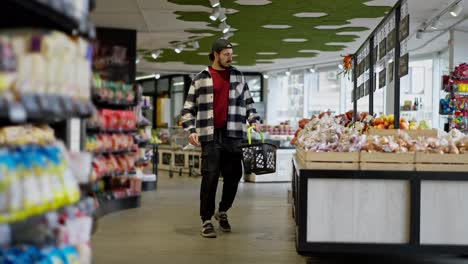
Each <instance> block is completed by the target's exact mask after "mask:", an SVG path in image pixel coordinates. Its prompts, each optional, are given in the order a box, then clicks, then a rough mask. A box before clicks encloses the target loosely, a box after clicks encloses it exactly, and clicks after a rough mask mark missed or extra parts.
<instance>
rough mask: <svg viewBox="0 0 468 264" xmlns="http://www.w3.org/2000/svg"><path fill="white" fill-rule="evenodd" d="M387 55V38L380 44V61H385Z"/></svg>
mask: <svg viewBox="0 0 468 264" xmlns="http://www.w3.org/2000/svg"><path fill="white" fill-rule="evenodd" d="M385 55H387V38H384V39H383V40H382V41H380V43H379V60H381V59H383V58H384V57H385Z"/></svg>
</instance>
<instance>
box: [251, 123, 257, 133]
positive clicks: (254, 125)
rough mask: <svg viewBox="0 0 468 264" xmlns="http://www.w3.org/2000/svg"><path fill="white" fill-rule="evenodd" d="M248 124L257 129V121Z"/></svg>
mask: <svg viewBox="0 0 468 264" xmlns="http://www.w3.org/2000/svg"><path fill="white" fill-rule="evenodd" d="M250 126H251V127H253V128H254V129H255V131H258V130H257V129H258V127H257V126H258V123H257V122H254V123H252V124H250Z"/></svg>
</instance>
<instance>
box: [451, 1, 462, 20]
mask: <svg viewBox="0 0 468 264" xmlns="http://www.w3.org/2000/svg"><path fill="white" fill-rule="evenodd" d="M462 10H463V0H462V1H460V2H458V3H457V4H456V5H454V6H453V7H452V8H451V9H450V15H452V16H454V17H457V16H458V15H459V14H460V13H461V11H462Z"/></svg>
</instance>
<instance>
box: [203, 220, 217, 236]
mask: <svg viewBox="0 0 468 264" xmlns="http://www.w3.org/2000/svg"><path fill="white" fill-rule="evenodd" d="M201 235H202V237H209V238H215V237H216V231H215V229H214V227H213V224H212V223H211V221H210V220H207V221H205V222H203V225H202V229H201Z"/></svg>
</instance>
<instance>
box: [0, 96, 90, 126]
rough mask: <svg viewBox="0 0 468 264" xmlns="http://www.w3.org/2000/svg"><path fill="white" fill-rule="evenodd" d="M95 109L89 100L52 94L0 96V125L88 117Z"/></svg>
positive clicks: (40, 122) (41, 122)
mask: <svg viewBox="0 0 468 264" xmlns="http://www.w3.org/2000/svg"><path fill="white" fill-rule="evenodd" d="M95 111H96V108H95V107H94V105H93V104H92V103H91V102H90V101H79V100H73V99H72V98H70V97H64V96H52V95H38V94H34V95H24V96H22V97H21V101H19V102H17V101H14V102H12V101H7V100H6V99H4V98H0V125H2V126H7V125H19V124H25V123H32V124H48V123H55V122H59V121H62V120H65V119H70V118H89V117H91V116H92V115H93V113H94V112H95Z"/></svg>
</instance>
